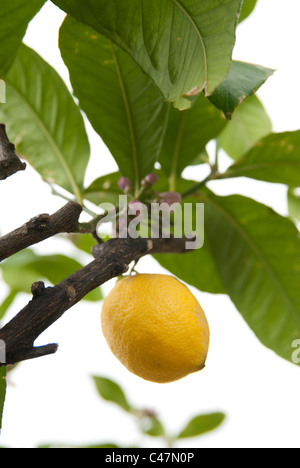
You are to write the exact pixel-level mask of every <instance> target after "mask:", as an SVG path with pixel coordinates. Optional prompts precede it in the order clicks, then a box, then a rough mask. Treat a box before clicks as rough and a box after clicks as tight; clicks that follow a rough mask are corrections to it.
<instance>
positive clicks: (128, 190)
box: [118, 173, 182, 206]
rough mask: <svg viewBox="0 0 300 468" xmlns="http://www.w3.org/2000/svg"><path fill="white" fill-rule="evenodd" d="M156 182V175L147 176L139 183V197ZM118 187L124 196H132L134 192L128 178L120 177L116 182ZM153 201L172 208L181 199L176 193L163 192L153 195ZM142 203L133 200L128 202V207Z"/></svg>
mask: <svg viewBox="0 0 300 468" xmlns="http://www.w3.org/2000/svg"><path fill="white" fill-rule="evenodd" d="M157 181H158V177H157V175H156V174H154V173H151V174H148V175H147V176H146V177H145V178H144V179H143V180H142V182H141V191H140V196H142V195H143V193H144V192H147V191H149V189H151V188H152V187H153V186H154V185H155V184H156V183H157ZM118 186H119V188H120V189H121V190H122V192H124V193H125V194H126V195H132V194H133V191H134V187H133V183H132V181H131V180H130V179H129V178H128V177H121V178H120V180H119V181H118ZM153 195H154V198H155V201H159V202H160V203H161V204H162V203H166V204H167V205H169V206H172V205H173V204H174V203H181V201H182V197H181V195H180V193H178V192H163V193H157V192H154V193H153ZM137 203H142V202H141V201H140V200H139V199H136V200H133V201H131V202H130V205H133V204H137Z"/></svg>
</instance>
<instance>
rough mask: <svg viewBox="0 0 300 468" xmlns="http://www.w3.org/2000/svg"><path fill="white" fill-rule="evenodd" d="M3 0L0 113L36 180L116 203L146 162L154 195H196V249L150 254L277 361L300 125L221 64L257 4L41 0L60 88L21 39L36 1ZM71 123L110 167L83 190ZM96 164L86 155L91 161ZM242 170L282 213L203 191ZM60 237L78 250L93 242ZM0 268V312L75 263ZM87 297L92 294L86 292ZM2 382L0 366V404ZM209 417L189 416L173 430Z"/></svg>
mask: <svg viewBox="0 0 300 468" xmlns="http://www.w3.org/2000/svg"><path fill="white" fill-rule="evenodd" d="M4 3H5V5H3V8H2V7H1V11H0V40H1V48H0V78H1V79H3V80H4V81H5V83H6V89H7V103H6V104H1V105H0V122H3V123H5V125H6V127H7V131H8V135H9V137H10V139H11V140H12V141H13V142H14V143H15V145H16V148H17V151H18V153H19V155H20V156H21V157H22V158H24V159H25V160H27V161H28V163H29V164H30V165H31V166H32V167H33V168H34V169H35V170H36V171H37V172H38V173H39V174H40V176H41V177H42V178H43V180H44V181H45V183H48V184H50V185H51V186H55V187H58V191H59V189H63V190H64V191H66V192H67V193H69V197H70V199H76V200H77V201H78V202H80V203H84V202H85V201H89V202H90V203H94V204H95V205H97V204H99V203H102V202H111V201H113V202H114V201H116V200H117V198H118V195H119V194H120V193H121V191H120V189H119V187H118V184H117V181H118V180H119V178H120V177H121V176H126V177H128V178H130V179H131V180H132V181H133V184H134V188H135V193H138V190H139V187H140V184H141V181H142V180H143V178H144V177H145V175H147V174H148V173H151V172H154V170H155V168H157V163H159V168H160V170H158V171H157V174H158V177H159V180H158V187H157V190H159V191H160V192H166V191H169V190H173V191H175V190H176V191H178V192H181V194H182V196H183V202H189V203H194V204H195V203H197V202H203V203H205V213H206V215H205V244H204V247H203V248H202V249H201V250H197V251H194V252H192V253H190V254H188V255H184V256H181V255H175V254H174V255H167V256H166V255H158V256H156V257H155V258H156V260H157V261H158V262H159V263H160V264H161V265H162V266H163V267H164V268H165V269H166V270H168V271H169V272H171V273H172V274H174V275H176V276H177V277H179V278H180V279H181V280H183V281H185V282H186V283H188V284H190V285H193V286H194V287H196V288H198V289H199V290H200V291H204V292H209V293H213V294H227V295H229V296H230V298H231V299H232V301H233V303H234V304H235V306H236V308H237V310H238V311H239V312H240V313H241V315H242V316H243V318H244V319H245V321H246V322H247V323H248V325H249V327H251V329H252V330H253V332H254V333H255V334H256V335H257V337H258V339H259V340H260V341H261V342H262V343H263V344H264V345H266V346H267V347H269V348H270V349H272V350H273V351H274V352H275V353H277V354H278V355H280V356H281V357H283V358H285V359H287V360H289V361H290V360H291V343H292V342H293V340H294V339H296V338H299V336H300V289H299V284H300V238H299V231H298V228H297V227H296V221H298V220H299V218H300V214H299V213H300V202H299V193H298V192H297V187H299V186H300V170H299V169H300V157H299V149H300V132H299V131H294V132H287V133H282V134H275V133H273V132H272V123H271V121H270V119H269V117H268V115H267V113H266V111H265V109H264V107H263V105H262V103H261V102H260V101H259V99H258V97H257V96H256V94H255V93H256V91H257V90H258V89H259V88H260V86H262V85H263V84H264V83H265V82H266V80H267V79H268V78H269V77H270V76H271V75H272V74H273V70H270V69H267V68H264V66H263V64H262V65H254V64H248V63H242V62H235V61H233V60H232V50H233V47H234V44H235V38H236V28H237V27H238V25H239V23H240V22H241V21H242V20H244V19H245V18H247V16H249V14H250V13H251V12H252V10H253V9H254V7H255V4H256V1H253V0H245V1H244V3H243V2H242V0H214V1H213V2H212V1H211V0H201V1H194V0H152V1H151V2H150V1H148V0H123V1H122V2H115V1H114V2H113V1H110V2H107V1H104V0H86V1H84V2H83V1H82V0H53V3H55V4H56V5H57V6H58V7H59V8H60V9H62V10H63V11H65V12H66V13H67V16H66V18H65V20H64V22H63V24H62V26H61V29H60V34H59V48H60V52H61V55H62V58H63V60H64V63H65V65H66V66H67V68H68V70H69V73H70V81H71V85H72V88H73V94H71V92H70V91H69V89H68V87H67V86H66V85H65V84H64V82H63V81H62V79H61V77H60V76H59V75H58V74H57V72H56V71H55V70H54V69H53V68H52V67H51V66H50V65H49V64H47V63H46V62H45V61H44V60H43V59H42V58H41V57H40V56H39V55H38V53H37V52H35V51H33V50H31V49H29V48H28V47H27V46H25V45H24V44H22V38H23V35H24V34H25V31H26V28H27V25H28V23H29V21H30V20H31V19H32V18H33V17H34V15H35V14H36V13H37V12H38V11H39V9H40V8H41V7H42V6H43V4H44V1H42V0H34V1H33V0H31V1H30V2H28V1H24V0H10V1H9V2H4ZM254 33H255V32H254ZM84 118H86V119H87V120H88V121H89V122H90V124H91V125H92V127H93V128H94V130H95V131H96V132H97V133H98V134H99V135H100V137H101V138H102V140H103V142H104V143H105V144H106V146H107V148H108V149H109V151H110V153H111V155H112V156H113V158H114V159H115V161H116V163H117V165H118V168H119V172H118V173H114V174H109V175H107V176H105V177H103V176H101V174H100V173H99V174H97V167H96V168H95V181H94V182H93V183H92V184H91V185H90V186H85V171H86V168H87V166H88V163H89V160H90V146H89V140H88V137H87V133H86V130H85V125H84ZM212 141H215V142H216V147H217V149H219V150H220V149H223V150H224V151H225V152H226V153H227V155H228V156H229V158H231V160H232V163H231V164H230V167H229V168H228V170H227V171H226V172H225V173H221V174H220V172H219V166H218V161H219V158H221V157H222V154H223V153H220V155H219V153H218V154H217V158H212V157H211V155H210V154H209V152H208V151H207V147H208V145H209V143H211V142H212ZM200 164H201V165H206V166H207V167H208V168H209V169H210V171H211V173H210V176H209V177H208V178H207V179H206V180H205V181H202V180H196V178H195V180H194V181H187V180H184V178H183V175H182V174H183V171H184V169H186V168H187V167H189V166H194V165H200ZM103 165H105V161H104V160H100V159H99V165H98V167H100V168H101V167H103ZM195 174H197V171H195ZM242 177H246V178H250V179H255V180H260V181H265V182H266V183H271V184H284V185H286V186H287V189H288V190H287V191H288V194H289V206H290V208H291V213H290V216H289V217H283V216H281V215H279V214H278V213H277V212H275V211H273V210H272V209H270V208H269V207H268V206H266V205H264V204H262V203H258V202H256V201H254V200H253V199H250V198H246V197H243V196H240V195H238V194H236V195H232V196H228V197H220V196H217V195H216V194H215V193H213V191H211V190H209V189H208V188H207V187H206V182H208V181H209V180H216V181H217V180H219V179H229V178H242ZM216 183H217V182H216ZM66 192H64V193H66ZM70 241H72V242H73V243H75V245H76V246H77V247H78V248H79V249H82V250H83V251H85V252H90V248H91V246H92V244H93V242H92V241H88V242H87V243H85V241H80V240H78V238H77V239H76V241H75V239H74V238H72V239H70ZM53 265H55V268H53ZM0 267H1V270H2V280H3V281H5V282H6V284H7V286H8V289H9V293H8V295H7V298H6V300H5V301H4V302H3V304H2V306H1V308H0V317H1V318H3V317H4V315H5V314H6V312H7V310H8V309H9V307H10V305H11V304H12V302H13V301H14V299H15V297H16V295H17V294H18V293H19V292H25V291H27V292H29V291H30V285H31V283H32V281H36V279H37V275H39V277H40V278H41V277H42V278H45V279H47V280H48V281H49V282H50V283H52V284H55V283H56V282H57V281H59V278H58V277H57V273H55V272H59V274H60V275H61V276H62V277H64V276H65V275H68V274H70V273H71V272H72V271H75V270H76V269H78V268H79V267H80V265H79V264H78V262H76V261H75V260H74V259H70V258H66V257H62V256H61V257H59V256H56V257H51V256H45V257H40V256H38V255H37V254H35V253H34V252H32V251H30V250H29V251H27V252H23V253H21V254H19V255H17V256H15V257H14V258H13V259H10V260H8V261H6V262H3V264H1V266H0ZM100 298H101V294H100V292H99V291H98V292H96V293H95V294H94V295H91V296H90V297H89V298H88V299H90V300H99V299H100ZM2 374H4V373H3V372H2ZM4 383H5V380H4V379H3V376H2V375H0V400H1V401H3V399H4V395H5V385H4ZM96 383H97V384H98V388H99V391H100V393H102V395H103V394H105V395H107V392H108V393H109V392H110V390H111V392H110V397H109V398H111V394H113V395H115V399H117V400H118V404H119V405H120V406H122V407H123V409H125V410H126V411H130V407H129V406H128V403H127V402H126V400H125V398H124V396H123V395H122V394H121V393H120V392H119V391H117V389H116V387H114V388H112V386H109V385H106V386H105V385H104V383H105V382H104V381H100V380H98V381H96ZM109 398H108V399H109ZM2 406H3V405H1V404H0V409H1V408H2ZM214 421H215V423H214ZM220 421H221V417H216V419H215V420H214V419H210V420H209V421H208V420H205V419H195V420H194V421H192V422H191V423H190V424H189V425H188V426H187V427H186V429H184V430H183V431H182V433H181V434H180V435H179V438H180V437H188V436H189V435H193V434H194V433H198V432H199V430H200V429H199V428H201V427H203V428H204V429H205V428H208V429H209V428H210V426H212V427H213V426H214V424H216V425H217V424H218V423H219V422H220ZM155 424H156V429H155V430H157V428H159V430H161V427H160V425H159V424H158V422H157V421H155ZM204 429H203V430H204ZM201 430H202V429H201Z"/></svg>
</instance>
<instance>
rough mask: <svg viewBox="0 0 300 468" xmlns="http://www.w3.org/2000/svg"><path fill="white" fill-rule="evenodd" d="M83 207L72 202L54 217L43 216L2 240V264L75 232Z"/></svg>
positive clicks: (0, 242)
mask: <svg viewBox="0 0 300 468" xmlns="http://www.w3.org/2000/svg"><path fill="white" fill-rule="evenodd" d="M81 212H82V207H81V205H79V204H78V203H75V202H70V203H68V204H67V205H65V206H64V207H63V208H61V209H60V210H59V211H57V212H56V213H55V214H54V215H52V216H50V215H48V214H41V215H39V216H37V217H35V218H32V219H31V220H30V221H29V222H28V223H26V224H24V225H23V226H21V227H20V228H18V229H16V230H15V231H13V232H11V233H9V234H7V235H5V236H3V237H1V238H0V262H2V261H3V260H4V259H6V258H8V257H10V256H11V255H14V254H15V253H17V252H20V251H21V250H23V249H26V248H27V247H29V246H31V245H34V244H37V243H39V242H42V241H43V240H45V239H49V238H50V237H53V236H55V235H56V234H60V233H68V232H75V231H76V229H77V228H78V219H79V216H80V214H81Z"/></svg>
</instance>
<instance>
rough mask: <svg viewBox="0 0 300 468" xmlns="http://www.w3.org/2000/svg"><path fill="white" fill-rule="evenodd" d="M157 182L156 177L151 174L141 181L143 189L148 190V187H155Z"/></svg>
mask: <svg viewBox="0 0 300 468" xmlns="http://www.w3.org/2000/svg"><path fill="white" fill-rule="evenodd" d="M157 181H158V177H157V175H156V174H153V173H151V174H148V175H147V176H146V177H145V179H143V181H142V185H143V187H147V188H150V187H153V185H155V184H156V182H157Z"/></svg>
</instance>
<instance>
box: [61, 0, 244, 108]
mask: <svg viewBox="0 0 300 468" xmlns="http://www.w3.org/2000/svg"><path fill="white" fill-rule="evenodd" d="M53 1H54V3H55V4H56V5H58V6H59V7H60V8H62V9H63V10H64V11H66V12H67V13H69V14H70V15H72V16H73V17H74V18H76V19H77V20H78V21H81V22H83V23H85V24H87V25H89V26H91V27H92V28H94V29H95V30H96V31H98V32H100V33H101V34H103V35H105V36H107V37H108V38H109V39H111V40H112V41H114V42H115V43H116V44H117V45H118V46H120V47H121V48H123V49H124V50H125V51H126V52H128V53H129V54H130V55H131V56H132V58H133V59H134V60H135V61H136V62H137V63H138V64H139V65H140V67H141V68H142V69H143V70H144V72H145V73H146V74H147V75H149V76H150V77H151V78H152V79H153V81H154V82H155V84H156V85H157V87H158V88H159V89H160V90H161V92H162V94H163V96H164V98H165V99H166V100H167V101H171V102H174V103H175V106H176V107H178V108H180V109H184V108H187V107H190V101H189V99H188V97H186V96H183V95H184V94H185V93H189V92H191V91H192V90H193V92H195V88H196V92H200V91H201V90H202V89H205V91H206V93H208V94H210V93H212V91H213V90H214V89H215V88H216V87H217V86H218V85H219V84H220V83H221V82H222V80H223V79H224V78H225V76H226V74H227V73H228V69H229V66H230V62H231V54H232V49H233V46H234V43H235V28H236V25H237V15H238V12H239V10H240V7H241V0H214V1H213V2H212V1H211V0H202V1H201V2H199V1H197V2H195V0H152V1H151V2H149V1H147V0H123V1H122V2H115V1H114V2H113V1H110V2H108V1H107V0H85V2H82V0H53Z"/></svg>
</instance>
